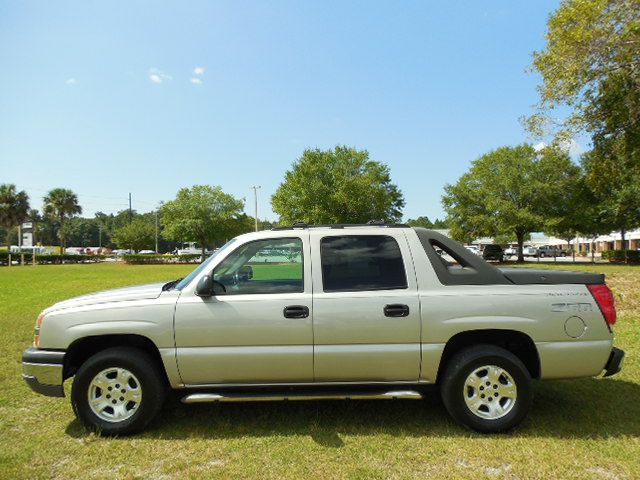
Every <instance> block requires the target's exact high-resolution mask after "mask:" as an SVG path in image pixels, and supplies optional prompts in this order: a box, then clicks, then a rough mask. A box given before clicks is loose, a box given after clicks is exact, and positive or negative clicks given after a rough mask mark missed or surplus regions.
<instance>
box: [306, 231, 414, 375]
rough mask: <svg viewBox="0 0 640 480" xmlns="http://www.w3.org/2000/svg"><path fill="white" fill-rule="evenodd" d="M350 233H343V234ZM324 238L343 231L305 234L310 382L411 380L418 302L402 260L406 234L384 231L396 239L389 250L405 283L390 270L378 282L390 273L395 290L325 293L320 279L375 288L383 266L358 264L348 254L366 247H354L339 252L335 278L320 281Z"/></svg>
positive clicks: (409, 266) (411, 273)
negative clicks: (310, 288) (310, 293)
mask: <svg viewBox="0 0 640 480" xmlns="http://www.w3.org/2000/svg"><path fill="white" fill-rule="evenodd" d="M354 235H355V234H351V233H349V235H348V236H354ZM328 236H343V237H344V236H345V233H344V232H341V233H327V232H312V233H311V244H312V260H313V265H314V269H313V282H314V297H313V321H314V345H315V346H314V348H315V351H314V374H315V379H316V381H364V382H366V381H417V380H418V379H419V375H420V328H421V327H420V303H419V298H418V292H417V283H416V279H415V272H414V268H413V264H412V263H411V262H410V260H408V259H410V258H411V256H410V253H409V250H408V246H407V243H406V238H405V237H404V235H403V234H402V233H401V232H400V233H396V232H394V233H393V234H386V233H385V236H387V237H392V238H393V240H395V242H397V245H396V247H395V248H396V249H399V252H395V255H396V256H399V255H401V256H402V262H403V264H404V272H405V275H406V281H405V279H404V278H403V279H402V281H400V275H399V274H398V272H397V271H396V270H397V269H395V270H393V272H392V273H391V274H389V275H387V276H385V279H386V280H382V282H384V281H388V279H389V277H392V278H393V279H394V280H393V282H394V284H397V288H390V289H384V288H383V289H380V290H369V291H331V292H325V291H324V289H325V287H326V285H325V283H326V284H327V285H330V286H331V288H333V289H336V290H338V289H340V288H348V289H353V288H358V286H357V285H363V286H364V287H362V288H375V282H376V281H380V280H376V279H375V278H374V277H375V272H378V273H380V272H382V273H385V274H386V272H387V271H388V270H389V269H388V268H387V267H383V269H382V270H376V266H375V265H374V263H375V260H371V261H365V262H364V263H363V262H358V261H357V260H356V259H354V257H355V256H357V255H359V254H361V253H358V252H362V251H363V250H366V248H364V249H363V248H361V245H354V246H352V247H349V248H347V249H346V250H345V259H344V261H343V260H342V259H339V260H340V261H339V262H336V264H335V265H336V266H337V268H336V267H334V268H333V272H338V274H339V275H340V277H339V278H338V279H337V280H334V281H332V280H331V279H330V278H329V279H327V280H328V281H327V282H323V280H324V279H323V271H324V274H325V276H327V274H328V273H329V275H331V273H330V272H331V271H330V270H329V269H328V268H326V267H327V265H326V264H325V265H324V266H323V268H318V267H319V266H320V265H322V261H321V253H320V252H321V248H320V247H321V242H322V238H323V237H325V238H326V237H328ZM347 243H348V242H347ZM374 244H375V242H374ZM372 248H373V247H372ZM372 255H374V254H372ZM372 258H373V257H372ZM385 261H386V260H385ZM325 263H326V262H325ZM361 263H362V264H361ZM349 268H350V269H352V270H353V271H357V272H358V274H359V275H362V276H363V277H364V276H367V275H368V276H370V277H371V276H372V275H373V276H374V277H372V278H373V280H371V281H368V280H367V279H366V278H358V279H355V280H354V279H353V278H350V277H349V273H348V272H345V271H343V270H344V269H349ZM362 272H364V273H362ZM372 272H373V273H372ZM354 285H355V286H354ZM402 285H404V287H403V286H402ZM383 286H384V285H383Z"/></svg>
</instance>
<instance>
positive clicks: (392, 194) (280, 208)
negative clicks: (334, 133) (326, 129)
mask: <svg viewBox="0 0 640 480" xmlns="http://www.w3.org/2000/svg"><path fill="white" fill-rule="evenodd" d="M271 204H272V207H273V210H274V212H276V213H278V214H279V215H280V222H282V223H285V224H292V223H294V222H305V223H316V224H323V223H365V222H368V221H369V220H385V221H389V222H397V221H399V220H400V218H401V217H402V207H404V198H403V196H402V192H401V191H400V190H399V189H398V187H397V186H396V185H394V184H393V183H392V182H391V176H390V173H389V168H388V167H387V166H386V165H384V164H382V163H380V162H375V161H372V160H369V152H367V151H366V150H356V149H354V148H349V147H345V146H337V147H335V148H334V149H333V150H320V149H307V150H305V151H304V152H303V153H302V156H301V157H300V158H298V160H297V161H296V162H295V163H294V164H293V166H292V168H291V169H290V170H289V171H287V172H286V174H285V179H284V182H283V183H281V184H280V186H279V187H278V189H277V190H276V193H275V194H274V195H273V196H272V197H271Z"/></svg>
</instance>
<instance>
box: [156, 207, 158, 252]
mask: <svg viewBox="0 0 640 480" xmlns="http://www.w3.org/2000/svg"><path fill="white" fill-rule="evenodd" d="M156 253H158V210H157V209H156Z"/></svg>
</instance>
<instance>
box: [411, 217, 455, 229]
mask: <svg viewBox="0 0 640 480" xmlns="http://www.w3.org/2000/svg"><path fill="white" fill-rule="evenodd" d="M407 225H409V226H411V227H423V228H435V229H446V228H449V225H448V224H447V221H446V220H440V219H439V218H436V219H435V220H434V221H433V222H432V221H431V220H429V217H426V216H421V217H418V218H410V219H409V220H407Z"/></svg>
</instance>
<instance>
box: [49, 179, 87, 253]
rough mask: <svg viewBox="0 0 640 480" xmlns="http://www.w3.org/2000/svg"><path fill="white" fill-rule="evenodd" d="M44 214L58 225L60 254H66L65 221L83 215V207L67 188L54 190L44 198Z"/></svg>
mask: <svg viewBox="0 0 640 480" xmlns="http://www.w3.org/2000/svg"><path fill="white" fill-rule="evenodd" d="M43 200H44V208H43V211H44V214H45V215H46V216H48V217H49V218H50V219H51V220H52V221H53V222H56V223H57V224H58V238H59V239H60V253H61V254H62V253H64V249H65V247H66V238H65V229H64V224H65V221H66V220H67V219H68V218H70V217H72V216H74V215H78V214H80V213H82V207H81V206H80V205H79V204H78V196H77V195H76V194H75V193H73V192H72V191H71V190H69V189H66V188H54V189H53V190H50V191H49V193H47V194H46V195H45V197H44V199H43Z"/></svg>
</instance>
